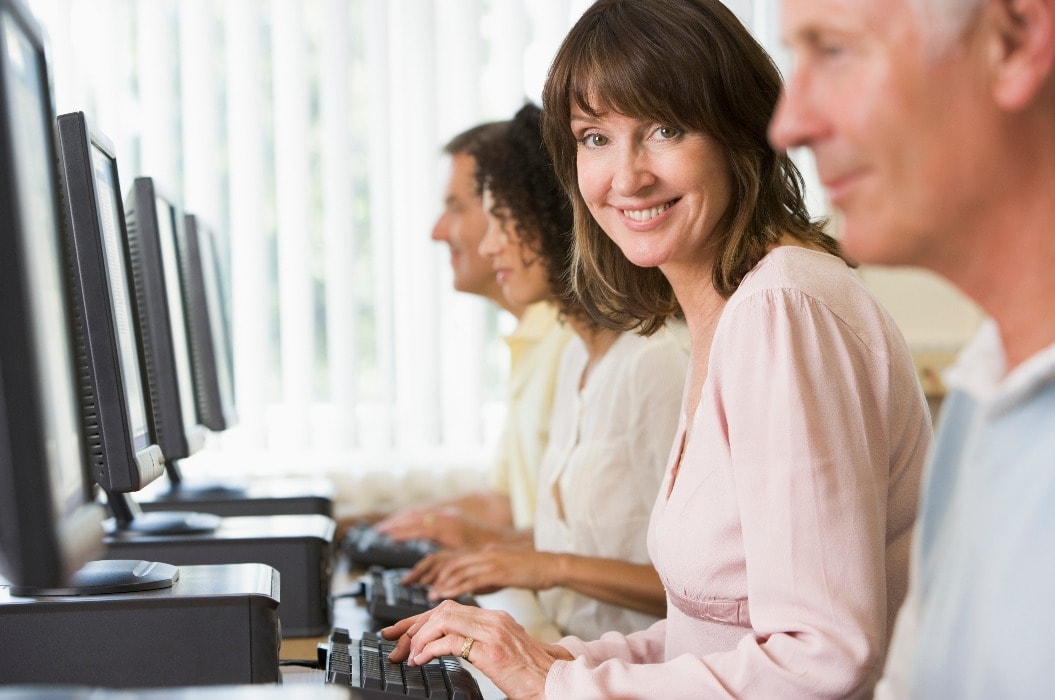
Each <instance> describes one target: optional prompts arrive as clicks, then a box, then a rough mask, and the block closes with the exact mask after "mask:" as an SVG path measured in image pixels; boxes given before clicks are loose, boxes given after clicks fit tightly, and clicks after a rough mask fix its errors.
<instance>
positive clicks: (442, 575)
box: [408, 546, 560, 600]
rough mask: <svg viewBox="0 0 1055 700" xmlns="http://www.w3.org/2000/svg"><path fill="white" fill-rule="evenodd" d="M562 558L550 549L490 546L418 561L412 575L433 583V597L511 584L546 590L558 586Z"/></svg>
mask: <svg viewBox="0 0 1055 700" xmlns="http://www.w3.org/2000/svg"><path fill="white" fill-rule="evenodd" d="M430 560H431V561H430ZM559 561H560V560H559V558H558V557H556V556H555V555H553V554H552V553H550V552H537V551H535V550H534V549H525V548H522V547H502V546H488V547H485V548H483V549H480V550H461V551H455V552H450V553H448V554H446V555H445V556H442V557H436V558H432V557H429V558H426V559H425V560H422V561H421V562H418V565H417V566H415V567H414V569H413V570H412V571H411V574H410V576H415V575H416V576H417V578H419V579H420V582H421V583H422V584H426V585H430V586H431V589H430V590H429V599H430V600H443V599H445V598H457V597H458V596H460V595H464V594H466V593H477V594H482V593H494V592H495V591H497V590H501V589H502V588H507V587H510V586H513V587H516V588H530V589H532V590H545V589H547V588H552V587H553V586H555V585H557V581H558V578H557V576H558V575H559V574H558V569H559ZM408 578H409V576H408Z"/></svg>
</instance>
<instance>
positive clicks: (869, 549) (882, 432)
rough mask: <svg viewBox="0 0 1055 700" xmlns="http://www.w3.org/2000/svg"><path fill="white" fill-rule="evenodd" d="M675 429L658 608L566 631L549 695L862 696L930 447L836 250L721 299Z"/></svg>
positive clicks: (882, 330) (902, 364) (922, 421)
mask: <svg viewBox="0 0 1055 700" xmlns="http://www.w3.org/2000/svg"><path fill="white" fill-rule="evenodd" d="M683 413H684V412H683ZM685 428H686V426H685V418H684V415H683V417H682V422H681V425H680V426H679V429H678V433H677V437H676V439H675V447H674V449H673V450H672V454H671V458H670V460H669V461H668V465H667V469H666V475H665V477H664V481H663V484H662V486H661V489H660V494H659V496H658V498H657V500H656V504H655V507H654V508H653V511H652V519H651V522H650V525H649V535H648V536H649V554H650V556H651V558H652V560H653V562H654V563H655V565H656V569H657V570H658V571H659V573H660V575H661V577H662V578H663V582H664V585H665V586H666V589H667V619H665V620H662V621H660V622H657V623H656V624H655V625H653V626H652V627H650V628H649V629H648V630H645V631H643V632H638V633H635V634H631V635H627V636H623V635H619V634H615V633H608V634H606V635H604V636H602V637H601V639H600V640H598V641H594V642H583V641H580V640H578V639H576V638H574V637H568V638H565V639H563V640H561V642H560V644H562V645H563V646H564V647H566V648H567V649H568V650H570V651H571V652H572V654H574V655H575V656H576V657H577V658H576V659H575V660H574V661H570V662H565V661H560V662H557V663H555V664H554V665H553V667H552V669H551V670H550V673H549V676H548V677H547V679H546V696H547V697H550V698H572V697H574V698H589V697H613V696H617V697H642V698H654V697H671V698H674V697H693V698H710V697H754V698H778V697H779V698H793V697H803V698H822V697H856V696H868V695H869V694H870V692H871V689H872V687H873V686H874V684H875V682H876V681H877V680H878V676H879V674H880V671H881V670H882V666H883V659H884V655H885V652H886V647H887V644H888V642H889V637H890V631H891V628H892V626H893V621H894V617H895V615H896V613H897V609H898V606H899V605H900V603H901V601H902V600H903V598H904V595H905V588H906V583H907V571H908V554H909V540H910V538H911V532H912V526H913V522H914V518H915V512H916V503H917V491H918V485H919V476H920V470H921V467H922V464H923V461H924V458H925V456H926V453H927V449H928V447H929V445H930V440H931V423H930V415H929V412H928V409H927V405H926V402H925V400H924V396H923V393H922V390H921V388H920V385H919V381H918V379H917V376H916V372H915V368H914V366H913V363H912V358H911V356H910V354H909V350H908V347H907V345H906V343H905V341H904V339H903V338H902V336H901V334H900V332H899V331H898V329H897V327H896V326H895V324H894V322H893V320H892V319H891V318H890V317H889V316H888V315H887V313H886V312H885V311H884V310H883V309H882V308H881V307H880V306H879V304H878V302H877V301H876V300H875V299H874V298H873V297H872V295H871V293H870V292H869V291H868V290H867V289H866V288H865V287H864V286H863V285H862V284H861V282H860V281H859V280H858V278H857V276H856V275H855V274H854V273H853V271H852V270H851V269H850V268H849V267H847V266H846V264H845V263H844V262H843V261H842V260H840V259H839V258H836V257H835V256H831V255H826V254H824V253H820V252H816V251H811V250H807V249H804V248H798V247H792V246H784V247H780V248H777V249H776V250H775V251H774V252H772V253H770V254H769V255H767V256H766V257H765V258H764V259H763V260H762V261H761V262H760V263H759V264H758V265H757V266H756V267H755V269H754V270H752V271H751V272H750V274H748V276H747V277H746V278H745V279H744V281H743V283H742V284H741V286H740V288H739V289H738V290H737V291H736V292H735V293H734V294H733V296H732V297H731V298H730V299H729V301H728V303H727V305H726V307H725V309H724V310H723V312H722V316H721V318H720V320H719V323H718V326H717V329H716V331H715V335H714V341H713V345H712V347H711V353H710V360H709V364H708V367H707V378H706V381H705V383H704V386H703V390H702V394H701V398H700V403H699V406H698V407H697V409H696V413H695V415H694V416H693V418H692V430H691V432H690V437H689V439H688V440H687V441H686V440H685V436H686V430H685ZM682 447H683V449H682ZM679 456H680V467H679V468H677V469H675V467H676V466H677V465H678V460H679Z"/></svg>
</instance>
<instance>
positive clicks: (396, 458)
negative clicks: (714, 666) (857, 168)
mask: <svg viewBox="0 0 1055 700" xmlns="http://www.w3.org/2000/svg"><path fill="white" fill-rule="evenodd" d="M588 4H589V2H588V0H29V5H30V8H31V9H32V10H33V11H34V12H35V14H36V15H37V17H38V18H39V19H40V21H41V23H42V24H43V26H44V27H45V30H46V32H47V34H48V35H49V37H50V47H49V49H50V62H51V68H52V80H53V84H54V91H55V97H56V105H57V108H58V111H59V112H60V113H62V112H68V111H84V112H85V113H86V114H87V115H88V118H89V119H90V120H91V121H92V123H93V124H94V125H95V126H96V127H97V128H98V129H99V130H101V131H102V132H103V133H105V134H106V135H107V136H109V137H110V139H111V140H112V141H113V142H114V143H115V146H116V148H117V155H118V164H119V168H120V176H121V179H122V186H123V187H124V188H125V189H126V191H127V188H128V186H129V185H130V184H131V181H132V179H133V178H134V177H137V176H150V177H153V178H155V180H156V181H157V183H158V184H159V185H160V186H161V187H162V188H164V189H165V190H166V191H168V192H170V193H172V194H174V195H175V196H176V198H177V199H178V200H179V201H180V202H181V203H182V204H183V206H184V208H185V209H186V210H187V211H188V212H193V213H195V214H198V215H199V216H200V217H201V218H203V219H204V220H205V221H206V222H208V223H210V224H211V225H212V226H213V227H214V228H215V229H216V231H217V233H218V234H219V237H220V240H221V241H222V242H223V246H222V248H223V251H222V252H223V255H222V257H223V263H224V269H225V270H226V271H227V276H228V281H229V286H230V292H231V294H230V298H231V311H232V327H233V349H234V359H235V382H236V392H237V405H238V412H239V416H240V421H239V424H238V426H237V427H236V428H235V429H233V430H230V431H227V432H226V433H224V434H222V435H220V436H214V438H213V441H214V445H213V446H212V448H211V449H213V451H214V452H215V453H216V454H221V455H225V456H226V457H225V459H226V460H227V462H229V463H230V467H231V468H238V467H240V468H245V469H247V470H252V471H259V472H267V471H271V470H276V471H284V472H289V471H312V470H327V471H329V470H333V469H353V470H354V469H368V468H370V467H386V468H390V467H391V466H393V465H398V464H404V465H415V464H426V463H428V464H433V465H435V464H445V463H460V462H464V461H466V460H468V461H469V462H475V463H477V464H483V463H486V461H487V458H488V457H489V449H488V445H489V444H490V443H491V442H492V440H493V439H494V437H495V434H496V431H497V429H498V426H499V425H500V423H501V416H502V400H503V396H504V390H503V377H504V373H505V362H506V359H505V353H504V350H503V345H502V343H501V341H500V339H499V336H500V334H501V333H502V332H503V331H505V330H507V329H508V328H509V326H510V324H511V319H509V318H507V317H505V316H504V315H503V314H501V313H500V312H497V311H496V310H495V309H494V308H493V307H492V306H491V305H489V304H487V303H485V302H484V301H482V300H480V299H477V298H475V297H470V296H467V295H463V294H458V293H456V292H454V291H453V290H452V289H451V273H450V270H449V267H448V264H447V257H446V250H445V248H444V247H442V246H439V245H437V244H435V243H433V242H432V241H430V240H429V233H430V231H431V228H432V224H433V222H434V220H435V218H436V216H437V214H438V213H439V210H440V205H441V199H442V192H443V186H444V180H445V177H446V170H445V168H444V167H443V163H442V159H441V157H440V156H441V148H442V145H443V144H444V143H445V142H446V141H447V140H448V139H449V138H450V137H451V136H453V135H454V134H456V133H458V132H459V131H461V130H463V129H465V128H467V127H469V126H472V125H473V124H476V123H478V122H481V121H484V120H490V119H502V118H507V117H509V116H511V115H512V114H513V113H514V112H515V111H516V109H517V108H518V107H519V106H520V105H521V104H523V102H524V100H525V99H531V100H535V101H537V100H538V98H539V95H540V93H541V88H542V84H543V81H544V79H545V72H546V68H547V66H548V63H549V61H550V59H551V57H552V55H553V53H554V51H555V49H556V47H557V46H558V44H559V43H560V41H561V39H562V38H563V36H564V34H565V33H566V32H567V30H568V28H569V27H570V26H571V24H572V23H573V22H574V21H575V19H576V18H577V17H578V16H579V14H580V13H581V12H582V10H583V9H584V8H585V7H586V6H587V5H588ZM777 4H778V3H777V0H742V1H741V2H730V3H729V5H730V6H731V7H732V9H733V10H734V11H735V12H737V13H738V14H739V16H740V17H741V18H742V19H744V21H745V23H747V24H748V25H749V26H752V27H753V28H754V29H755V31H756V34H757V35H758V36H760V37H761V39H762V42H763V43H764V44H765V45H767V47H768V48H770V49H772V50H776V51H778V53H777V55H778V57H779V49H776V36H777V20H776V16H775V13H776V7H777ZM807 170H809V169H807Z"/></svg>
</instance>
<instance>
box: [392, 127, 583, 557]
mask: <svg viewBox="0 0 1055 700" xmlns="http://www.w3.org/2000/svg"><path fill="white" fill-rule="evenodd" d="M503 123H504V122H490V123H486V124H481V125H479V126H475V127H473V128H471V129H469V130H467V131H464V132H462V133H461V134H459V135H457V136H455V137H454V138H453V139H452V140H451V141H450V142H449V143H448V144H447V145H446V146H445V147H444V153H446V154H447V155H448V156H449V157H450V177H449V178H448V182H447V190H446V194H445V195H444V202H443V213H442V214H440V217H439V219H438V220H437V221H436V225H435V226H434V227H433V229H432V239H433V240H435V241H443V242H444V243H446V244H447V246H448V248H449V249H450V261H451V269H452V270H453V272H454V288H455V289H457V290H458V291H460V292H467V293H470V294H478V295H480V296H482V297H485V298H487V299H490V300H491V301H493V302H495V303H496V304H498V305H499V306H500V307H502V308H503V309H505V310H507V311H509V312H510V313H512V314H513V315H515V316H516V317H517V327H516V329H515V330H514V331H513V333H511V334H510V335H509V336H507V337H506V338H505V341H506V343H507V344H508V345H509V350H510V374H509V389H508V397H507V404H506V405H507V414H506V422H505V425H504V427H503V430H502V435H501V437H500V440H499V445H498V452H497V455H496V458H495V464H494V467H493V469H492V476H491V483H490V485H489V488H487V489H482V490H479V491H474V492H472V493H469V494H466V495H464V496H461V497H458V498H455V499H452V500H448V501H444V502H441V503H434V504H428V505H424V506H411V507H408V508H405V509H402V510H400V511H397V512H396V513H393V514H392V515H390V516H389V517H387V518H385V519H384V520H382V521H381V522H379V523H378V525H377V527H378V529H379V530H381V531H382V532H384V533H386V534H388V535H390V536H391V537H393V538H395V539H398V540H403V539H430V540H433V541H435V542H437V543H439V544H440V545H442V546H445V547H461V546H465V545H483V544H487V543H488V542H496V541H521V540H523V541H525V542H528V543H530V541H531V527H532V526H533V525H534V522H535V495H536V491H537V477H538V467H539V465H540V464H541V462H542V454H543V453H544V452H545V449H546V443H547V441H548V429H549V416H550V408H551V405H552V403H553V391H554V384H555V381H556V375H557V365H558V361H559V358H560V354H561V351H562V350H563V348H564V344H565V343H566V342H567V340H568V338H569V337H570V336H569V334H570V331H569V330H568V329H567V328H566V327H564V326H563V325H562V324H561V323H559V322H558V320H557V307H556V306H555V305H554V304H551V303H549V302H542V303H538V304H532V305H530V306H528V307H518V306H516V305H515V304H513V303H511V302H510V301H509V300H508V299H506V297H505V295H504V294H503V293H502V289H501V287H500V286H499V285H498V281H497V280H496V278H495V273H494V270H492V269H491V262H490V261H489V260H487V259H485V258H484V257H482V256H481V255H480V252H479V246H480V241H481V239H483V237H484V234H485V233H486V232H487V227H488V219H487V214H486V212H485V211H484V208H483V202H482V200H481V193H480V190H479V187H478V185H477V182H476V160H475V158H473V156H472V155H470V151H471V150H472V149H473V148H477V147H481V146H480V145H481V144H486V142H487V138H488V135H489V134H491V133H492V132H493V131H494V130H495V128H496V127H497V126H499V125H501V124H503Z"/></svg>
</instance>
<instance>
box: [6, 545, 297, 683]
mask: <svg viewBox="0 0 1055 700" xmlns="http://www.w3.org/2000/svg"><path fill="white" fill-rule="evenodd" d="M278 604H279V574H278V572H276V571H275V570H274V569H273V568H272V567H270V566H267V565H264V564H226V565H212V566H180V567H179V571H178V574H177V575H176V578H175V581H174V582H173V583H172V585H170V586H167V587H162V588H159V589H154V590H147V591H136V592H130V593H92V594H87V595H51V596H34V597H24V596H16V595H14V594H13V593H12V591H11V587H10V586H7V585H0V649H2V650H3V653H0V678H3V682H4V684H41V683H47V684H69V685H82V686H105V687H110V688H133V687H139V688H147V687H161V686H165V687H171V686H188V685H223V684H235V683H237V684H244V683H278V682H280V679H281V674H280V672H279V663H278V655H279V646H280V643H281V639H280V634H279V618H278Z"/></svg>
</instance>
